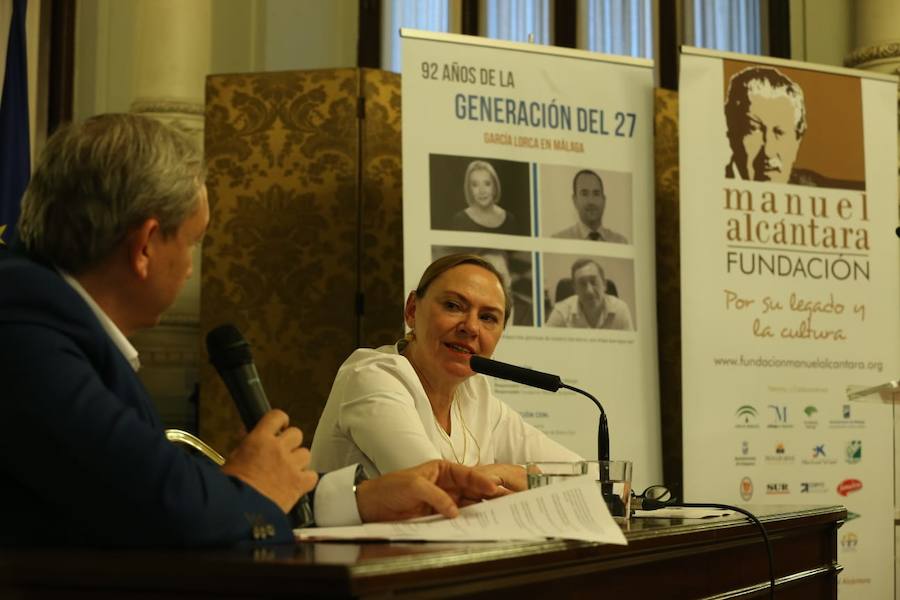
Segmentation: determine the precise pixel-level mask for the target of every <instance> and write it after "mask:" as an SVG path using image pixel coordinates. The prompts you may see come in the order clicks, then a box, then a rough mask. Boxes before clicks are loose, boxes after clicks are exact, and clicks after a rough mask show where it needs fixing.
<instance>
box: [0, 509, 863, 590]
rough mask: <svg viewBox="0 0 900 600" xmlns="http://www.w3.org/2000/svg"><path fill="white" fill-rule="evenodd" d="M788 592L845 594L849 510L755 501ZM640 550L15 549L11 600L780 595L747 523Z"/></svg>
mask: <svg viewBox="0 0 900 600" xmlns="http://www.w3.org/2000/svg"><path fill="white" fill-rule="evenodd" d="M747 508H748V509H750V510H751V511H752V512H754V513H755V514H756V515H758V516H759V517H760V520H761V521H763V523H764V524H765V526H766V529H767V531H768V532H769V537H770V539H771V541H772V545H773V549H774V554H775V571H776V576H777V578H778V582H777V583H778V595H777V598H778V599H779V600H788V599H792V598H798V599H800V598H802V599H808V598H817V599H819V598H837V575H838V573H839V572H840V570H841V567H840V565H838V563H837V534H836V532H837V529H838V527H840V526H841V524H842V523H843V520H844V519H845V518H846V515H847V512H846V509H845V508H843V507H841V506H820V507H791V506H749V507H747ZM626 537H627V538H628V546H611V545H598V544H592V543H584V542H571V541H559V540H556V541H545V542H528V543H508V542H503V543H501V542H495V543H472V544H439V543H421V544H410V543H404V544H386V543H367V544H350V543H328V544H326V543H302V544H297V545H289V546H276V547H255V548H237V549H224V550H222V549H220V550H131V551H111V550H75V549H40V550H2V551H0V597H3V598H29V599H30V598H56V597H65V598H101V599H106V598H123V597H139V598H144V599H149V598H188V597H190V598H259V597H276V598H289V597H334V598H351V597H360V598H385V597H396V596H405V597H410V598H438V597H464V598H482V597H483V598H491V599H496V598H498V597H516V598H521V599H523V600H532V599H537V598H553V599H554V600H559V599H562V598H587V597H591V598H595V597H601V596H602V597H605V598H628V599H629V600H631V599H644V598H650V599H659V600H669V599H677V598H713V597H715V598H765V597H768V578H769V575H768V563H767V559H766V552H765V546H764V544H763V542H762V538H761V535H760V533H759V530H758V529H757V528H756V527H755V526H753V525H752V524H750V523H748V522H747V521H746V520H744V519H743V518H741V517H738V516H734V517H718V518H714V519H706V520H694V521H682V520H680V519H645V518H642V519H633V520H632V521H631V523H630V525H629V526H628V528H627V531H626Z"/></svg>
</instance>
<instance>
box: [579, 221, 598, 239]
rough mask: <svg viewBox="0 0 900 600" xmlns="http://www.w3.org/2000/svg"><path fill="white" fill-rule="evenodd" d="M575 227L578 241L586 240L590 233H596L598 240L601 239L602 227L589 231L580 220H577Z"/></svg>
mask: <svg viewBox="0 0 900 600" xmlns="http://www.w3.org/2000/svg"><path fill="white" fill-rule="evenodd" d="M576 225H577V226H578V239H580V240H586V239H588V237H589V236H590V234H591V232H592V231H596V232H597V233H599V234H600V239H603V231H602V230H603V227H602V226H600V227H597V229H591V228H590V227H588V226H587V225H585V224H584V221H582V220H581V219H578V222H577V223H576Z"/></svg>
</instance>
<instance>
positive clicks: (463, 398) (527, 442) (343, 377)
mask: <svg viewBox="0 0 900 600" xmlns="http://www.w3.org/2000/svg"><path fill="white" fill-rule="evenodd" d="M450 431H451V434H450V435H449V436H448V435H447V433H446V432H445V431H444V430H443V429H442V428H441V426H440V425H438V423H437V421H436V420H435V418H434V413H433V412H432V410H431V403H430V402H429V401H428V396H427V395H426V394H425V389H424V388H423V387H422V383H421V381H419V377H418V375H417V374H416V372H415V371H414V370H413V368H412V365H411V364H410V363H409V361H408V360H407V359H406V357H405V356H403V355H401V354H399V353H398V352H397V348H396V346H382V347H380V348H377V349H370V348H363V349H359V350H356V351H355V352H354V353H353V354H351V355H350V357H349V358H348V359H347V360H346V361H345V362H344V364H343V365H341V368H340V369H339V370H338V373H337V376H336V377H335V380H334V385H333V386H332V388H331V394H329V396H328V402H327V403H326V404H325V410H324V412H323V413H322V416H321V418H320V419H319V425H318V427H317V428H316V433H315V438H314V440H313V444H312V463H311V468H312V469H314V470H316V471H319V472H320V473H321V472H323V471H331V470H334V469H339V468H341V467H344V466H347V465H350V464H354V463H360V464H362V465H363V467H364V468H365V470H366V474H367V475H368V476H370V477H375V476H378V475H380V474H382V473H389V472H391V471H396V470H398V469H405V468H407V467H413V466H416V465H418V464H421V463H423V462H425V461H428V460H432V459H435V458H444V459H447V460H450V461H453V462H459V463H463V464H466V465H470V466H471V465H477V464H492V463H513V464H524V463H526V462H529V461H556V460H558V461H578V460H582V458H581V457H580V456H578V455H577V454H575V453H574V452H572V451H570V450H568V449H567V448H566V447H565V446H563V445H561V444H559V443H557V442H555V441H553V440H551V439H550V438H549V437H547V436H546V435H545V434H544V433H542V432H541V431H539V430H538V429H536V428H535V427H533V426H532V425H529V424H528V423H526V422H525V421H524V420H522V417H521V416H520V415H519V413H517V412H516V411H514V410H513V409H512V408H510V407H509V406H508V405H507V404H506V403H504V402H502V401H501V400H499V399H498V398H496V397H495V396H494V395H493V393H492V392H491V386H490V383H489V381H488V379H487V378H486V377H484V376H483V375H474V376H472V377H470V378H469V379H467V380H466V381H465V382H463V383H462V384H461V385H460V386H459V387H458V388H457V391H456V397H455V398H454V400H453V405H452V407H451V409H450Z"/></svg>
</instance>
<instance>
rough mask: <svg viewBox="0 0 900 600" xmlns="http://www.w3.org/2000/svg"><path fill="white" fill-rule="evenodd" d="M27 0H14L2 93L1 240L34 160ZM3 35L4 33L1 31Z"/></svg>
mask: <svg viewBox="0 0 900 600" xmlns="http://www.w3.org/2000/svg"><path fill="white" fill-rule="evenodd" d="M26 8H27V0H13V11H12V22H11V23H10V26H9V41H8V43H7V48H6V69H5V76H4V77H3V95H2V96H0V244H3V242H4V240H6V241H9V240H10V239H12V228H13V227H14V226H15V224H16V221H17V220H18V219H19V205H20V204H21V202H22V193H23V192H24V191H25V186H27V185H28V177H29V174H30V172H31V160H30V152H31V149H30V147H29V141H28V63H27V60H26V56H25V10H26ZM0 39H3V38H2V35H0Z"/></svg>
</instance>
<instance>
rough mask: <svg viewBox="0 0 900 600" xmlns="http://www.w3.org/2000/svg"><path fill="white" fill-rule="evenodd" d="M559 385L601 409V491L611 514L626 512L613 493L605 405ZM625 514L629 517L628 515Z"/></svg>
mask: <svg viewBox="0 0 900 600" xmlns="http://www.w3.org/2000/svg"><path fill="white" fill-rule="evenodd" d="M559 387H561V388H566V389H567V390H572V391H573V392H577V393H579V394H581V395H582V396H586V397H588V398H590V399H591V401H592V402H593V403H594V404H595V405H596V406H597V408H598V409H600V420H599V421H598V423H597V462H598V466H599V469H600V473H599V477H600V481H601V483H600V492H601V493H602V494H603V500H604V501H605V502H606V506H607V507H608V508H609V512H610V514H613V515H617V514H618V515H622V514H624V513H625V503H624V502H623V501H622V499H621V498H619V497H618V496H617V495H616V494H614V493H613V484H612V482H611V481H610V476H609V421H607V419H606V411H605V410H603V405H602V404H600V401H599V400H597V399H596V398H595V397H594V396H593V395H591V394H589V393H588V392H586V391H584V390H582V389H580V388H577V387H575V386H571V385H567V384H565V383H562V382H560V384H559ZM625 516H626V517H628V515H625Z"/></svg>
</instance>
